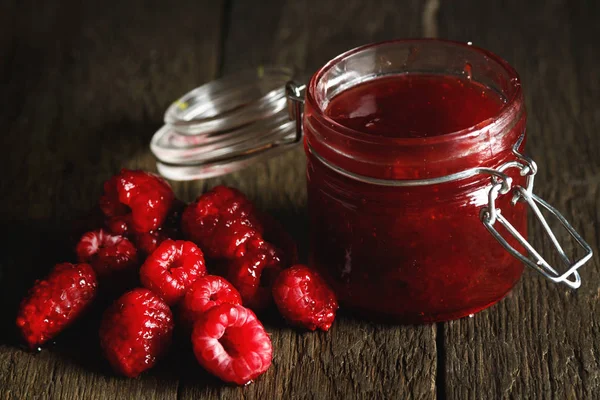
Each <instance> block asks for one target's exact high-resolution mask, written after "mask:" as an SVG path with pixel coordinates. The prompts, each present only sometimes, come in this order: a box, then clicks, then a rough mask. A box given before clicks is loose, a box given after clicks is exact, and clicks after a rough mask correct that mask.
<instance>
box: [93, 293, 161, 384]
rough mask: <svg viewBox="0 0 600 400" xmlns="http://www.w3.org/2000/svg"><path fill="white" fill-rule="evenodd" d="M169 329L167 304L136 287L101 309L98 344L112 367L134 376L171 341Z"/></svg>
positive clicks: (151, 361)
mask: <svg viewBox="0 0 600 400" xmlns="http://www.w3.org/2000/svg"><path fill="white" fill-rule="evenodd" d="M172 333H173V315H172V314H171V310H170V309H169V306H167V305H166V304H165V303H164V302H163V301H162V300H161V299H160V298H159V297H158V296H156V295H155V294H154V293H152V292H151V291H149V290H148V289H142V288H137V289H134V290H132V291H130V292H127V293H125V294H124V295H123V296H121V297H120V298H119V299H118V300H117V301H115V303H114V304H113V305H112V306H111V307H109V308H108V310H106V312H105V313H104V317H103V319H102V324H101V326H100V344H101V345H102V350H103V351H104V355H105V356H106V358H107V359H108V361H109V363H110V364H111V365H112V367H113V369H114V370H115V371H117V372H118V373H121V374H123V375H125V376H128V377H130V378H133V377H135V376H138V375H139V374H141V373H142V372H143V371H145V370H147V369H149V368H152V367H153V366H154V364H155V363H156V361H157V360H158V359H159V358H160V357H161V356H162V355H163V354H164V353H165V352H166V350H167V349H168V347H169V345H170V344H171V336H172Z"/></svg>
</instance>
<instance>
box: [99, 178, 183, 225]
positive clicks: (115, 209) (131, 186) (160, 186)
mask: <svg viewBox="0 0 600 400" xmlns="http://www.w3.org/2000/svg"><path fill="white" fill-rule="evenodd" d="M174 198H175V195H174V194H173V191H172V190H171V186H169V184H168V183H167V182H166V181H165V180H163V179H162V178H160V177H158V176H156V175H154V174H151V173H149V172H144V171H131V170H127V169H122V170H121V173H120V174H119V175H116V176H113V177H112V178H111V179H109V180H108V181H106V182H105V183H104V195H103V196H102V197H101V198H100V208H101V209H102V211H103V212H104V215H105V216H106V217H107V219H108V224H109V227H110V229H111V232H113V233H117V234H125V233H127V232H128V231H135V232H137V233H141V232H150V231H152V230H155V229H157V228H158V227H159V226H161V225H162V223H163V222H164V221H165V218H166V217H167V214H168V213H169V210H170V209H171V206H172V203H173V200H174Z"/></svg>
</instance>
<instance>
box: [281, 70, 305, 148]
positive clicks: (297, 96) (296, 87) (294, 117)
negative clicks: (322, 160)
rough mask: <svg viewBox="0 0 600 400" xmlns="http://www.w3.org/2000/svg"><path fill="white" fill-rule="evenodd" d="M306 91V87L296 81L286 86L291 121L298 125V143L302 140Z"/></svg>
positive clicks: (289, 82) (296, 139) (296, 138)
mask: <svg viewBox="0 0 600 400" xmlns="http://www.w3.org/2000/svg"><path fill="white" fill-rule="evenodd" d="M305 90H306V85H304V84H299V83H297V82H295V81H288V82H287V83H286V85H285V95H286V97H287V106H288V114H289V117H290V121H294V122H295V123H296V137H295V141H296V142H299V141H301V140H302V113H303V112H304V92H305Z"/></svg>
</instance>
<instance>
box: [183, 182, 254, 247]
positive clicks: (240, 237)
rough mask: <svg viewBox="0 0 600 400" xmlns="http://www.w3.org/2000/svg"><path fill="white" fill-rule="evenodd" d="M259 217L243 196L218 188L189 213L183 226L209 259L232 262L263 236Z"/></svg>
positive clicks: (192, 206)
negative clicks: (244, 246)
mask: <svg viewBox="0 0 600 400" xmlns="http://www.w3.org/2000/svg"><path fill="white" fill-rule="evenodd" d="M255 214H256V211H255V209H254V206H253V205H252V203H251V202H250V201H249V200H248V199H247V198H246V197H245V196H244V195H243V194H242V193H240V192H239V191H237V190H235V189H232V188H228V187H225V186H217V187H215V188H213V189H212V190H211V191H209V192H207V193H205V194H203V195H202V196H200V197H198V199H197V200H196V202H194V203H192V204H190V205H189V206H188V207H187V208H186V209H185V211H184V212H183V216H182V220H181V225H182V230H183V233H184V235H185V236H186V237H187V238H188V239H189V240H192V241H193V242H195V243H196V244H197V245H198V246H200V247H201V248H202V249H203V250H204V251H205V252H206V255H207V256H208V257H211V258H231V257H233V256H234V253H235V251H236V250H237V247H238V246H239V245H241V244H243V243H244V242H245V241H246V240H248V239H249V238H252V237H254V236H259V235H260V234H261V233H262V226H261V224H260V222H259V221H258V219H257V217H256V215H255Z"/></svg>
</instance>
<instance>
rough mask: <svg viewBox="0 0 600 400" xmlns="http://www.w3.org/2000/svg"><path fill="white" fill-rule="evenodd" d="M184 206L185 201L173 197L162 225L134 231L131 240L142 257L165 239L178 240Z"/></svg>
mask: <svg viewBox="0 0 600 400" xmlns="http://www.w3.org/2000/svg"><path fill="white" fill-rule="evenodd" d="M184 208H185V203H184V202H182V201H181V200H178V199H175V200H174V202H173V206H172V207H171V210H170V211H169V215H167V218H166V219H165V222H164V223H163V225H162V226H160V227H159V228H158V229H156V230H153V231H150V232H143V233H136V234H134V235H133V241H134V243H135V245H136V247H137V249H138V250H139V252H140V255H141V256H142V257H143V258H145V257H147V256H148V255H150V253H152V252H153V251H154V250H156V248H157V247H158V245H160V244H161V243H162V242H164V241H165V240H167V239H173V240H178V239H180V238H181V232H180V226H181V214H182V213H183V210H184Z"/></svg>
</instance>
